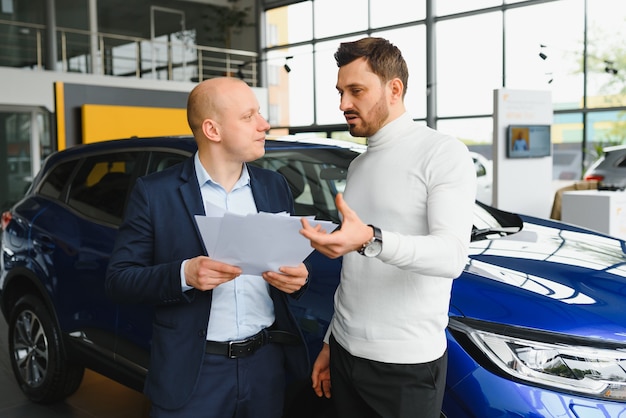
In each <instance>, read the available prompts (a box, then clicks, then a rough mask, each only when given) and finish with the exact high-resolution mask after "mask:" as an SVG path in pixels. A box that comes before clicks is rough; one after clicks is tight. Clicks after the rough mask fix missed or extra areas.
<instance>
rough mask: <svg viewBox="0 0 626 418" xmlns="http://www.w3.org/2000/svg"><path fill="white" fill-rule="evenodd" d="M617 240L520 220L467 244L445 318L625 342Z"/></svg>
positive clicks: (624, 263)
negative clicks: (518, 225)
mask: <svg viewBox="0 0 626 418" xmlns="http://www.w3.org/2000/svg"><path fill="white" fill-rule="evenodd" d="M623 249H624V242H623V241H622V240H619V239H616V238H612V237H607V236H603V235H599V234H596V233H593V232H589V231H587V232H585V231H583V230H581V229H579V228H571V227H567V226H565V225H563V224H560V223H556V222H550V221H533V220H532V218H526V219H525V222H524V227H523V229H522V230H521V231H520V232H518V233H516V234H512V235H509V236H506V237H503V238H498V239H493V240H481V241H477V242H473V243H472V244H471V248H470V257H469V261H468V264H467V266H466V268H465V271H464V272H463V273H462V275H461V276H460V277H459V278H458V279H456V280H455V282H454V285H453V292H452V299H451V310H450V312H451V316H455V315H459V316H465V317H468V318H473V319H478V320H482V321H488V322H493V323H497V324H505V325H513V326H520V327H525V328H532V329H539V330H545V331H552V332H558V333H564V334H569V335H574V336H581V337H587V338H600V339H605V340H612V341H618V342H626V315H624V314H623V312H624V307H626V257H625V255H624V251H623Z"/></svg>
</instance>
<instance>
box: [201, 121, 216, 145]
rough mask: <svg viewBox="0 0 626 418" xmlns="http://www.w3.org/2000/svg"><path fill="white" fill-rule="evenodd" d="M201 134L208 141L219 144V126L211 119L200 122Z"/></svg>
mask: <svg viewBox="0 0 626 418" xmlns="http://www.w3.org/2000/svg"><path fill="white" fill-rule="evenodd" d="M202 133H204V136H205V137H207V139H208V140H209V141H214V142H220V141H221V136H220V129H219V125H218V124H217V123H216V122H215V121H214V120H213V119H205V120H203V121H202Z"/></svg>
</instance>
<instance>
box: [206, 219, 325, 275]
mask: <svg viewBox="0 0 626 418" xmlns="http://www.w3.org/2000/svg"><path fill="white" fill-rule="evenodd" d="M213 215H217V216H201V215H196V223H197V224H198V228H199V229H200V233H201V235H202V239H203V241H204V245H205V247H206V249H207V252H208V255H209V256H210V257H211V258H213V259H214V260H217V261H221V262H223V263H228V264H232V265H235V266H238V267H240V268H241V269H242V270H243V273H244V274H254V275H260V274H261V273H263V272H265V271H278V268H279V267H281V266H293V267H295V266H297V265H299V264H300V263H301V262H302V261H303V260H304V259H305V258H306V257H307V256H308V255H309V254H310V253H311V252H312V251H313V248H312V247H311V243H310V242H309V240H308V239H306V238H305V237H303V236H302V235H300V229H301V228H302V223H301V221H300V219H301V218H300V217H299V216H289V214H286V213H253V214H250V215H245V216H242V215H236V214H233V213H228V212H223V213H222V214H221V216H220V214H213ZM307 220H308V221H309V223H310V224H311V225H313V226H315V225H318V224H319V225H321V226H322V228H324V229H325V230H326V231H328V232H330V231H332V230H334V229H335V228H336V227H337V225H336V224H334V223H332V222H330V221H318V220H315V219H313V218H310V219H309V218H307Z"/></svg>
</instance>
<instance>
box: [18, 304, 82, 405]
mask: <svg viewBox="0 0 626 418" xmlns="http://www.w3.org/2000/svg"><path fill="white" fill-rule="evenodd" d="M8 325H9V354H10V357H11V366H12V368H13V374H14V375H15V378H16V380H17V382H18V384H19V386H20V389H21V390H22V392H24V394H25V395H26V397H27V398H28V399H30V400H31V401H33V402H37V403H42V404H47V403H53V402H57V401H60V400H63V399H65V398H66V397H68V396H70V395H71V394H73V393H74V392H76V390H78V387H79V386H80V384H81V382H82V380H83V375H84V372H85V368H84V367H82V366H80V365H76V364H72V363H70V362H68V360H67V359H66V358H64V354H63V353H64V351H63V347H62V339H61V333H60V331H59V330H58V328H57V327H56V326H55V324H54V322H53V321H52V319H51V317H50V313H49V312H48V310H47V309H46V307H45V306H44V304H43V303H42V302H41V300H40V299H39V298H37V297H35V296H32V295H27V296H23V297H22V298H21V299H19V300H18V302H17V303H16V304H15V308H14V309H13V312H12V313H11V317H10V320H9V324H8Z"/></svg>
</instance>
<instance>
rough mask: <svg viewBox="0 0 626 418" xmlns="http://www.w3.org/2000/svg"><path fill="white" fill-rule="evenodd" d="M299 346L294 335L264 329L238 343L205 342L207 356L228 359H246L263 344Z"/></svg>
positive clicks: (298, 341)
mask: <svg viewBox="0 0 626 418" xmlns="http://www.w3.org/2000/svg"><path fill="white" fill-rule="evenodd" d="M269 343H277V344H299V343H300V340H299V339H298V337H296V336H295V335H293V334H291V333H289V332H285V331H275V330H269V329H267V328H266V329H264V330H261V331H260V332H258V333H257V334H255V335H253V336H252V337H249V338H246V339H245V340H240V341H225V342H222V341H208V340H207V342H206V349H205V351H206V353H207V354H219V355H222V356H226V357H229V358H239V357H246V356H249V355H250V354H253V353H254V352H255V351H256V350H258V349H259V348H261V347H263V346H264V345H265V344H269Z"/></svg>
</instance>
